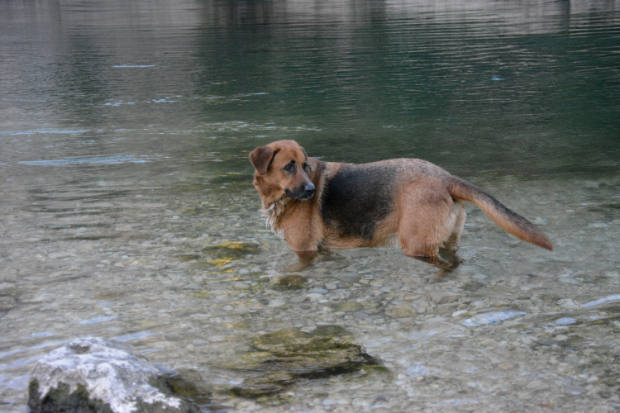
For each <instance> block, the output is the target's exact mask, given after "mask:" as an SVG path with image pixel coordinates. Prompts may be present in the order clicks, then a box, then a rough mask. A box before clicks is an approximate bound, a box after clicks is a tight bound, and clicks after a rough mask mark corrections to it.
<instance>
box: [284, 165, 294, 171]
mask: <svg viewBox="0 0 620 413" xmlns="http://www.w3.org/2000/svg"><path fill="white" fill-rule="evenodd" d="M293 169H295V165H293V164H292V163H289V164H287V165H286V166H285V167H284V170H285V171H286V172H291V171H292V170H293Z"/></svg>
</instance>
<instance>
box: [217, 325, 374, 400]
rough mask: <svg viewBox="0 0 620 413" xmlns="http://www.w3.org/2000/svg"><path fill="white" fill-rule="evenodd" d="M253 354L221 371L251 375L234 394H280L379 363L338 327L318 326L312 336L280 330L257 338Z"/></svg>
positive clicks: (222, 365)
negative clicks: (311, 380)
mask: <svg viewBox="0 0 620 413" xmlns="http://www.w3.org/2000/svg"><path fill="white" fill-rule="evenodd" d="M250 346H251V347H252V349H253V350H252V351H249V352H247V353H244V354H242V355H241V356H240V357H237V358H236V359H235V360H231V361H223V362H222V363H221V365H220V367H225V368H228V369H235V370H238V371H242V372H245V373H246V374H248V375H250V377H248V378H247V379H245V380H244V381H243V382H242V383H241V384H240V385H239V386H236V387H235V388H233V389H232V390H231V391H232V393H233V394H235V395H237V396H241V397H247V398H261V397H265V396H270V395H275V394H278V393H280V392H282V391H284V390H286V389H287V388H289V387H290V386H291V385H293V384H294V383H295V382H297V381H298V380H300V379H309V378H326V377H330V376H334V375H339V374H345V373H352V372H356V371H358V370H360V369H362V368H363V367H365V366H378V367H380V363H379V361H378V360H376V359H374V358H373V357H371V356H369V355H368V354H366V353H364V352H363V351H362V348H361V347H360V346H359V345H357V344H355V343H353V342H352V336H351V333H349V332H348V331H347V330H345V329H344V328H343V327H340V326H336V325H321V326H317V327H316V328H315V329H313V330H312V332H304V331H301V330H280V331H276V332H274V333H268V334H262V335H259V336H256V337H255V338H254V339H253V340H252V341H251V342H250Z"/></svg>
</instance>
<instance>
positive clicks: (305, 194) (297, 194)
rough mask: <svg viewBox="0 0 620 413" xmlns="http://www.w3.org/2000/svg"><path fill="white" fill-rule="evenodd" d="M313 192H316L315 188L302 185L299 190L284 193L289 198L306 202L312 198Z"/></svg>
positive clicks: (311, 185) (287, 190)
mask: <svg viewBox="0 0 620 413" xmlns="http://www.w3.org/2000/svg"><path fill="white" fill-rule="evenodd" d="M315 191H316V188H315V187H314V185H313V184H310V185H304V186H303V187H301V188H297V189H295V190H294V191H291V190H289V189H285V190H284V193H285V194H286V195H288V196H290V197H291V198H294V199H298V200H300V201H307V200H308V199H311V198H312V197H313V196H314V193H315Z"/></svg>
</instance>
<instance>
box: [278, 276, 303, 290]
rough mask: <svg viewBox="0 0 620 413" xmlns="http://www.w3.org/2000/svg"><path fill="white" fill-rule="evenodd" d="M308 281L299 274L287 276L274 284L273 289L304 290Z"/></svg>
mask: <svg viewBox="0 0 620 413" xmlns="http://www.w3.org/2000/svg"><path fill="white" fill-rule="evenodd" d="M307 282H308V279H307V278H306V277H303V276H301V275H298V274H290V275H285V276H283V277H280V278H278V279H277V280H276V281H275V282H274V283H273V288H274V289H276V290H280V291H290V290H300V289H302V288H304V286H305V285H306V283H307Z"/></svg>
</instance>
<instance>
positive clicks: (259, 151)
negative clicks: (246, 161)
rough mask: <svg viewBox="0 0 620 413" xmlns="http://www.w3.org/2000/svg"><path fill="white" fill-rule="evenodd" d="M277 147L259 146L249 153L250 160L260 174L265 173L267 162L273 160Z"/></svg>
mask: <svg viewBox="0 0 620 413" xmlns="http://www.w3.org/2000/svg"><path fill="white" fill-rule="evenodd" d="M276 153H278V149H276V148H274V147H272V146H259V147H258V148H256V149H254V150H253V151H252V152H251V153H250V162H252V165H253V166H254V168H255V169H256V172H258V173H259V174H260V175H265V174H266V173H267V169H268V168H269V164H270V163H271V161H272V160H273V157H274V155H275V154H276Z"/></svg>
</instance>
